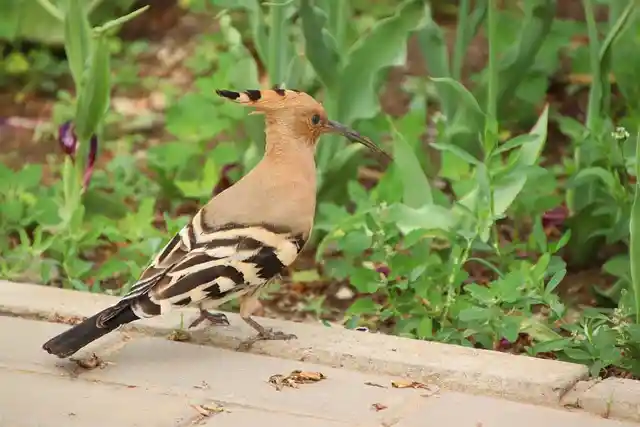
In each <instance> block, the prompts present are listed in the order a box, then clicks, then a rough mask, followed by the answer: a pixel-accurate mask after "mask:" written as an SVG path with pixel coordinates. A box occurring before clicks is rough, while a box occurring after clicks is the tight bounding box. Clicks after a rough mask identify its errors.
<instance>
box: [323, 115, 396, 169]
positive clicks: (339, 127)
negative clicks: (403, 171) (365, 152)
mask: <svg viewBox="0 0 640 427" xmlns="http://www.w3.org/2000/svg"><path fill="white" fill-rule="evenodd" d="M327 132H331V133H338V134H340V135H342V136H344V137H345V138H347V139H348V140H349V141H351V142H359V143H360V144H362V145H364V146H365V147H367V148H369V149H371V150H373V151H375V152H377V153H380V154H382V155H384V156H386V157H387V158H389V159H390V160H393V158H392V157H391V156H390V155H389V153H387V152H386V151H384V150H383V149H382V148H380V147H378V146H377V145H376V144H374V143H373V141H371V140H370V139H369V138H367V137H366V136H362V135H360V134H359V133H358V132H356V131H355V130H353V129H350V128H348V127H346V126H345V125H343V124H342V123H338V122H336V121H333V120H329V122H328V123H327Z"/></svg>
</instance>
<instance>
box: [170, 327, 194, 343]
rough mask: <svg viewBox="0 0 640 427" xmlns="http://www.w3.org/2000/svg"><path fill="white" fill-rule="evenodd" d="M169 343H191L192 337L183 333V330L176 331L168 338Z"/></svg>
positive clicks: (185, 332)
mask: <svg viewBox="0 0 640 427" xmlns="http://www.w3.org/2000/svg"><path fill="white" fill-rule="evenodd" d="M167 339H168V340H169V341H179V342H183V341H190V340H191V335H190V334H189V332H187V331H183V330H181V329H174V330H173V331H172V332H171V333H170V334H169V336H168V337H167Z"/></svg>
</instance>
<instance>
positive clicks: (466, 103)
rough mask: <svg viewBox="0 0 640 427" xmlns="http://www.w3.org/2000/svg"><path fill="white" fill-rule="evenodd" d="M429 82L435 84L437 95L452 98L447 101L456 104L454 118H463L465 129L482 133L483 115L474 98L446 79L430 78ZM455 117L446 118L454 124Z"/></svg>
mask: <svg viewBox="0 0 640 427" xmlns="http://www.w3.org/2000/svg"><path fill="white" fill-rule="evenodd" d="M431 81H433V83H434V84H435V86H436V89H437V90H438V93H439V94H442V93H445V92H446V93H451V96H453V97H454V98H453V99H450V100H448V102H451V103H456V104H457V108H456V112H455V116H456V117H459V118H460V119H461V120H462V118H464V124H465V127H466V128H468V129H470V130H472V131H474V132H482V131H483V130H484V121H485V114H484V112H483V111H482V108H480V104H478V101H477V100H476V98H474V96H473V95H472V94H471V92H469V90H467V88H465V87H464V86H463V85H462V83H460V82H457V81H455V80H453V79H451V78H448V77H441V78H435V77H432V78H431ZM441 96H442V95H441ZM456 117H448V120H449V121H450V122H455V120H456Z"/></svg>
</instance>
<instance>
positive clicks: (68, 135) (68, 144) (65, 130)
mask: <svg viewBox="0 0 640 427" xmlns="http://www.w3.org/2000/svg"><path fill="white" fill-rule="evenodd" d="M58 142H59V143H60V147H61V148H62V151H64V152H65V154H67V155H69V156H71V158H72V159H73V158H74V157H75V154H76V150H77V149H78V138H77V137H76V133H75V132H74V130H73V125H72V124H71V121H68V122H65V123H63V124H62V126H60V127H59V128H58Z"/></svg>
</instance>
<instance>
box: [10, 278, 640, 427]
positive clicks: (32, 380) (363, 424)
mask: <svg viewBox="0 0 640 427" xmlns="http://www.w3.org/2000/svg"><path fill="white" fill-rule="evenodd" d="M5 283H6V282H5ZM0 285H2V283H0ZM49 303H51V301H49ZM0 311H4V312H5V313H6V312H7V304H6V303H5V304H4V305H3V301H2V300H1V299H0ZM232 322H233V320H232ZM67 327H68V326H67V325H62V324H57V323H48V322H44V321H37V320H27V319H22V318H17V317H9V316H0V336H1V337H2V338H3V339H2V340H0V384H1V386H0V426H1V427H74V426H82V427H88V426H91V427H102V426H104V427H113V426H117V427H134V426H140V427H181V426H192V425H203V426H212V427H231V426H233V427H245V426H247V427H248V426H251V427H254V426H258V425H260V426H265V425H266V426H278V427H299V426H301V425H303V426H305V427H339V426H343V427H346V426H350V427H379V426H386V427H389V426H394V427H421V426H425V427H426V426H434V425H435V426H439V425H446V426H451V427H458V426H460V427H462V426H465V427H466V426H469V427H480V426H483V427H503V426H504V427H507V426H513V425H519V426H522V427H528V426H531V427H534V426H535V427H539V426H545V427H553V426H562V427H573V426H575V427H623V426H628V427H631V426H638V425H639V424H633V423H631V422H622V421H616V420H609V419H605V418H603V417H599V416H596V415H593V414H588V413H585V412H582V411H577V410H576V411H571V410H569V409H562V408H561V407H559V406H558V407H555V408H553V407H544V406H535V405H532V404H528V403H518V402H514V401H508V400H504V399H499V398H496V397H487V396H478V395H472V394H465V393H460V392H454V391H447V390H444V389H440V388H439V387H438V386H436V385H434V384H430V383H429V382H428V381H425V382H426V383H427V384H426V388H394V387H392V382H393V381H404V382H403V383H401V384H407V381H410V380H408V379H407V378H400V377H397V376H389V375H383V374H378V373H374V372H358V371H354V370H348V369H344V368H342V369H341V368H334V367H329V366H327V365H320V364H314V363H310V362H303V361H299V360H293V359H284V358H276V357H271V356H267V355H257V354H249V353H240V352H236V351H233V350H228V349H221V348H216V347H212V346H204V345H197V344H192V343H184V342H176V341H170V340H168V339H166V338H164V337H150V336H147V335H142V334H139V333H135V332H127V333H120V332H118V333H113V334H111V336H110V337H109V338H108V340H105V342H108V343H109V346H108V347H104V346H103V347H102V348H103V349H104V350H103V351H102V352H100V353H99V354H100V356H101V357H102V358H103V359H104V361H105V362H106V364H105V365H104V366H102V367H98V368H95V369H91V370H86V369H81V368H79V367H78V365H77V364H76V363H75V362H72V361H67V360H60V359H57V358H55V357H53V356H51V355H49V354H47V353H45V352H44V351H42V350H41V349H40V346H41V345H42V343H43V342H44V341H45V340H46V339H48V338H50V337H51V336H52V335H54V334H56V333H59V332H60V331H62V330H64V329H65V328H67ZM101 341H102V340H101ZM289 344H290V343H285V342H279V343H269V345H270V346H278V345H279V346H287V345H289ZM370 351H371V352H375V351H377V349H376V348H375V347H374V348H371V349H370ZM85 356H86V354H85ZM409 356H410V355H407V357H409ZM550 366H551V365H550ZM293 370H302V371H305V372H320V373H322V374H323V375H324V376H325V377H326V378H324V379H321V380H319V381H317V382H312V383H306V384H299V385H298V388H294V387H283V388H281V389H280V390H278V389H277V387H276V386H275V385H274V384H272V383H270V382H269V379H270V378H271V377H272V376H273V375H276V374H283V375H288V374H289V373H291V371H293ZM309 375H311V374H309ZM602 415H606V414H605V413H603V414H602Z"/></svg>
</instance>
